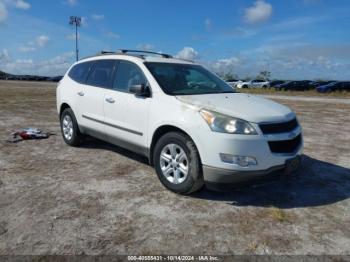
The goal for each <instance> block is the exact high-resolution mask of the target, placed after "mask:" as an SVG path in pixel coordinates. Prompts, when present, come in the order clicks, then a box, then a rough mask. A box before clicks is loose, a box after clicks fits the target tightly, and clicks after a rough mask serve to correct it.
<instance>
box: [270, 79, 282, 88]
mask: <svg viewBox="0 0 350 262" xmlns="http://www.w3.org/2000/svg"><path fill="white" fill-rule="evenodd" d="M284 82H285V81H284V80H273V81H271V82H270V87H275V86H276V85H280V84H283V83H284Z"/></svg>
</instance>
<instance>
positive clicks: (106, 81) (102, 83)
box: [86, 60, 116, 88]
mask: <svg viewBox="0 0 350 262" xmlns="http://www.w3.org/2000/svg"><path fill="white" fill-rule="evenodd" d="M115 63H116V61H115V60H96V61H95V62H94V65H93V67H92V69H91V70H90V74H89V76H88V79H87V81H86V84H88V85H91V86H98V87H104V88H110V86H111V78H112V74H113V70H114V66H115Z"/></svg>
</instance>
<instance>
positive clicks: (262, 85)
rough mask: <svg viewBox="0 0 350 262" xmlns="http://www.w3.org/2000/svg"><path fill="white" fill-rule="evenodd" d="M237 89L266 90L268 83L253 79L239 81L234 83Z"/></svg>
mask: <svg viewBox="0 0 350 262" xmlns="http://www.w3.org/2000/svg"><path fill="white" fill-rule="evenodd" d="M236 87H237V88H268V87H270V82H269V81H266V80H262V79H255V80H251V81H244V82H243V81H239V82H238V83H236Z"/></svg>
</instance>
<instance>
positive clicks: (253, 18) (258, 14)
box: [244, 0, 272, 24]
mask: <svg viewBox="0 0 350 262" xmlns="http://www.w3.org/2000/svg"><path fill="white" fill-rule="evenodd" d="M271 15H272V5H271V4H269V3H266V2H265V1H264V0H257V1H256V2H255V3H254V5H253V6H251V7H249V8H247V9H246V10H245V14H244V20H245V22H247V23H249V24H258V23H262V22H265V21H267V20H268V19H269V18H270V17H271Z"/></svg>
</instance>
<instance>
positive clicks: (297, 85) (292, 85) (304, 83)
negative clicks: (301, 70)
mask: <svg viewBox="0 0 350 262" xmlns="http://www.w3.org/2000/svg"><path fill="white" fill-rule="evenodd" d="M310 82H311V81H310V80H301V81H287V82H285V83H282V84H278V85H275V86H274V88H275V89H276V90H290V91H305V90H309V89H310V85H309V83H310Z"/></svg>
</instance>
